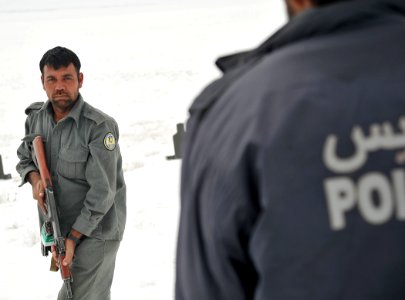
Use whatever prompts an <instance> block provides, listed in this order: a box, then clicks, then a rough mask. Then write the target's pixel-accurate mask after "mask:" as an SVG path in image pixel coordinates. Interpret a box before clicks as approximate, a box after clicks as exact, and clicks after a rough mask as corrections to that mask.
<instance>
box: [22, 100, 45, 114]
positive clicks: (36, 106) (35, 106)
mask: <svg viewBox="0 0 405 300" xmlns="http://www.w3.org/2000/svg"><path fill="white" fill-rule="evenodd" d="M43 105H44V102H34V103H31V104H30V105H29V106H28V107H27V108H26V109H25V111H24V112H25V114H26V115H29V114H31V113H32V112H33V111H38V110H40V109H41V108H42V106H43Z"/></svg>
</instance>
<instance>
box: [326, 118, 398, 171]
mask: <svg viewBox="0 0 405 300" xmlns="http://www.w3.org/2000/svg"><path fill="white" fill-rule="evenodd" d="M398 123H399V128H400V129H401V130H402V134H394V131H393V129H392V126H391V124H390V123H388V122H385V123H383V124H382V125H378V124H372V125H371V126H370V136H369V137H365V135H364V133H363V130H362V129H361V128H360V127H359V126H355V127H354V128H353V130H352V134H351V139H352V140H353V144H354V145H355V147H356V152H355V153H354V155H353V156H352V157H349V158H339V157H337V156H336V145H337V141H338V139H337V137H336V135H333V134H331V135H329V136H328V137H327V138H326V142H325V147H324V151H323V161H324V162H325V165H326V166H327V167H328V168H329V169H330V170H332V171H334V172H336V173H346V172H353V171H355V170H357V169H359V168H361V167H362V166H363V165H364V164H365V163H366V161H367V154H368V152H372V151H377V150H380V149H382V150H394V149H402V148H404V147H405V117H401V118H400V120H399V122H398Z"/></svg>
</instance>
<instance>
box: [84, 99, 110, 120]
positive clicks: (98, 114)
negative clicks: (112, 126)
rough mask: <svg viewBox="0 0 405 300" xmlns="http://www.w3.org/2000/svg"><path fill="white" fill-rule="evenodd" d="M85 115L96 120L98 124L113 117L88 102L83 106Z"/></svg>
mask: <svg viewBox="0 0 405 300" xmlns="http://www.w3.org/2000/svg"><path fill="white" fill-rule="evenodd" d="M83 116H84V117H85V118H87V119H90V120H92V121H94V122H95V123H96V124H97V125H99V124H101V123H103V122H105V121H107V120H110V119H111V117H110V116H109V115H107V114H106V113H104V112H102V111H101V110H99V109H97V108H95V107H93V106H91V105H90V104H88V103H86V104H85V106H84V108H83Z"/></svg>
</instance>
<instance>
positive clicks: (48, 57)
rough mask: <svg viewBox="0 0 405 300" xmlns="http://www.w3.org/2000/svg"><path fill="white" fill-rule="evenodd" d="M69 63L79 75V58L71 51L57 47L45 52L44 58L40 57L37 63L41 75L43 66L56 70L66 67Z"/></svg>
mask: <svg viewBox="0 0 405 300" xmlns="http://www.w3.org/2000/svg"><path fill="white" fill-rule="evenodd" d="M71 63H72V64H73V65H74V66H75V68H76V71H77V74H79V73H80V67H81V64H80V60H79V57H78V56H77V55H76V54H75V53H74V52H73V51H72V50H69V49H67V48H65V47H61V46H57V47H55V48H53V49H50V50H48V51H46V52H45V54H44V56H42V59H41V61H40V62H39V68H40V70H41V74H42V75H43V74H44V67H45V66H49V67H52V68H54V69H55V70H57V69H59V68H60V67H67V66H69V65H70V64H71Z"/></svg>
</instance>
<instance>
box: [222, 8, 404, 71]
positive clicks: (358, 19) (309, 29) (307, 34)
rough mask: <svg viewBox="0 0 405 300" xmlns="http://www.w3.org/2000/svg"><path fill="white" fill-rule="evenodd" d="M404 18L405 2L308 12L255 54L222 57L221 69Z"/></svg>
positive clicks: (278, 32)
mask: <svg viewBox="0 0 405 300" xmlns="http://www.w3.org/2000/svg"><path fill="white" fill-rule="evenodd" d="M390 15H392V16H400V17H402V18H403V19H404V20H405V1H404V0H356V1H347V2H346V1H343V2H338V3H336V4H330V5H327V6H324V7H322V8H312V9H308V10H306V11H304V12H302V13H300V14H299V15H297V16H296V17H294V18H292V19H291V20H290V21H289V22H288V23H287V24H286V25H285V26H283V27H282V28H281V29H279V30H278V31H277V32H276V33H274V34H273V35H272V36H271V37H270V38H269V39H267V40H266V41H265V42H264V43H263V44H262V45H260V46H259V47H258V48H256V49H254V50H252V51H246V52H241V53H237V54H232V55H228V56H224V57H221V58H219V59H218V60H217V61H216V65H217V66H218V68H219V69H220V70H221V71H223V72H224V73H226V72H227V71H229V70H230V69H233V68H235V67H238V66H241V65H243V64H245V63H247V62H249V61H252V60H255V59H257V58H259V57H261V56H263V55H265V54H268V53H270V52H272V51H275V50H277V49H279V48H282V47H284V46H286V45H289V44H292V43H294V42H297V41H300V40H304V39H308V38H311V37H316V36H321V35H325V34H329V33H334V32H342V31H345V30H348V29H351V28H353V26H356V25H361V24H364V25H365V24H367V23H368V22H372V21H374V20H375V19H377V18H381V17H383V16H390Z"/></svg>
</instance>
